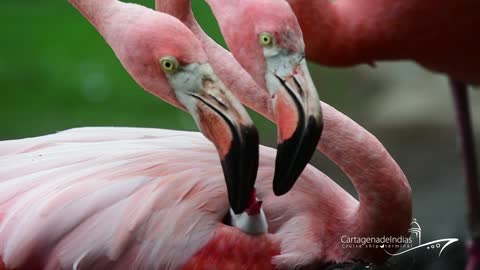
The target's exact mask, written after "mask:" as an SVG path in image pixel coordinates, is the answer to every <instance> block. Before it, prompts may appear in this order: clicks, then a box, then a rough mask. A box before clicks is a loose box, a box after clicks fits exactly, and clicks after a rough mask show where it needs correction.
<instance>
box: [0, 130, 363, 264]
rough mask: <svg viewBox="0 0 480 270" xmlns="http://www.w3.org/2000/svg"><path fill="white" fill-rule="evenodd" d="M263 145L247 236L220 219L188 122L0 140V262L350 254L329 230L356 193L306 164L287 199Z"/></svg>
mask: <svg viewBox="0 0 480 270" xmlns="http://www.w3.org/2000/svg"><path fill="white" fill-rule="evenodd" d="M275 154H276V152H275V150H273V149H270V148H267V147H261V151H260V161H261V162H260V164H259V174H258V180H257V185H256V189H257V196H258V198H259V199H261V200H263V201H264V204H263V209H264V211H265V214H266V216H267V220H268V223H269V233H268V234H264V235H260V236H252V235H248V234H245V233H243V232H241V231H240V230H239V229H237V228H234V227H230V226H227V225H225V224H223V223H222V220H223V218H224V216H225V215H226V213H227V212H228V210H229V204H228V198H227V195H226V194H227V193H226V188H225V185H224V182H223V181H224V180H223V174H222V168H221V166H220V165H219V162H218V155H217V153H216V150H215V148H214V147H213V146H212V145H211V143H210V142H209V141H207V140H206V139H205V138H204V137H202V136H201V135H200V134H199V133H194V132H181V131H169V130H159V129H135V128H81V129H73V130H68V131H64V132H60V133H57V134H53V135H48V136H43V137H37V138H30V139H23V140H14V141H5V142H1V143H0V168H1V169H0V179H1V181H0V190H1V191H2V192H1V193H0V213H1V214H0V257H1V258H2V260H3V263H4V266H5V267H4V268H5V269H72V267H74V266H76V267H77V268H76V269H202V267H203V269H238V267H239V266H240V265H242V266H244V267H246V269H292V268H293V267H298V266H308V265H310V264H313V263H315V262H319V261H320V262H331V261H347V260H349V259H350V258H355V256H357V254H358V250H353V249H352V250H350V249H345V248H342V247H341V243H340V240H339V239H340V237H341V236H342V235H347V236H348V235H352V236H353V235H358V233H357V232H356V231H355V228H356V227H355V226H352V225H353V224H352V216H354V215H355V213H356V209H357V208H358V206H359V203H358V202H357V201H356V200H355V199H354V198H353V197H352V196H351V195H350V194H348V193H347V192H346V191H344V190H343V189H342V188H341V187H340V186H338V185H337V184H336V183H335V182H334V181H332V180H330V179H329V178H328V177H327V176H325V175H324V174H322V173H321V172H320V171H318V170H316V169H315V168H314V167H312V166H307V168H306V170H305V171H304V172H303V174H302V175H301V178H300V179H299V181H298V185H295V187H294V188H293V189H292V191H291V192H290V193H288V194H287V195H285V197H288V200H287V198H284V197H277V196H275V195H274V194H273V192H272V190H271V185H272V178H273V173H274V160H275ZM233 247H235V250H236V251H235V252H231V251H232V248H233ZM32 263H34V265H32ZM214 266H215V267H214ZM195 267H200V268H195ZM229 267H230V268H229Z"/></svg>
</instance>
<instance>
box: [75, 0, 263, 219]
mask: <svg viewBox="0 0 480 270" xmlns="http://www.w3.org/2000/svg"><path fill="white" fill-rule="evenodd" d="M70 2H71V3H72V4H73V5H74V6H75V7H76V8H77V9H78V10H79V11H80V12H81V13H82V14H83V15H84V16H85V17H86V18H87V19H88V20H89V21H90V22H91V23H92V24H93V25H94V26H95V27H96V29H97V30H98V31H99V32H100V33H101V34H102V36H103V37H104V38H105V40H106V41H107V43H108V44H109V45H110V46H111V47H112V49H113V50H114V52H115V54H116V55H117V57H118V58H119V59H120V61H121V62H122V64H123V65H124V67H125V68H126V69H127V71H128V72H129V73H130V74H131V75H132V77H133V78H134V79H135V80H136V81H137V82H138V84H140V85H141V86H142V87H144V88H145V89H147V91H149V92H151V93H153V94H154V95H157V96H159V97H161V98H162V99H164V100H166V101H168V102H169V103H171V104H173V105H175V106H177V107H180V108H183V109H185V110H187V111H189V112H190V113H191V114H192V116H193V118H194V119H195V121H196V123H197V125H198V126H199V128H200V129H201V130H202V132H203V134H204V135H205V136H206V137H207V138H209V139H210V140H211V141H212V142H213V143H214V144H215V146H216V147H217V149H218V152H219V155H220V159H221V162H222V166H223V168H224V173H225V180H226V183H227V186H228V193H229V200H230V204H231V206H232V209H233V210H234V212H235V213H237V214H240V213H241V212H243V211H244V210H245V208H246V207H247V204H248V202H249V200H250V198H251V194H252V191H253V185H254V183H255V178H256V170H257V164H258V134H257V131H256V129H255V128H254V126H253V123H252V121H251V119H250V117H249V116H248V114H247V112H246V111H245V110H244V108H243V107H242V105H241V104H240V103H239V102H238V101H237V100H236V99H235V98H234V96H233V95H232V94H231V93H230V91H229V90H228V89H226V88H225V86H224V85H223V84H222V83H221V82H220V81H219V80H218V78H217V77H216V75H215V74H214V73H213V71H212V69H211V67H210V65H209V64H208V63H207V56H206V55H205V52H204V51H203V50H202V47H201V44H200V42H199V41H198V40H197V39H196V37H195V35H193V33H192V32H190V31H189V30H188V28H187V27H185V26H184V25H183V24H182V23H181V22H180V21H178V20H177V19H175V18H173V17H171V16H169V15H167V14H160V13H157V12H154V11H152V10H149V9H146V8H143V7H141V6H138V5H128V4H123V3H121V2H119V1H115V0H108V1H102V2H101V3H100V4H95V2H94V1H85V0H83V1H81V0H71V1H70ZM127 15H128V16H127ZM128 18H137V19H138V23H135V24H130V23H129V22H130V21H129V19H128ZM139 18H141V19H139ZM139 48H140V49H139Z"/></svg>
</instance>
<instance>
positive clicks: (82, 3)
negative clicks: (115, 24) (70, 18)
mask: <svg viewBox="0 0 480 270" xmlns="http://www.w3.org/2000/svg"><path fill="white" fill-rule="evenodd" d="M68 1H69V2H70V4H72V5H73V6H74V7H75V8H76V9H77V10H78V11H79V12H80V13H81V14H82V15H83V16H84V17H85V18H86V19H87V20H88V21H89V22H90V23H91V24H92V25H93V26H94V27H95V28H96V29H97V30H98V31H99V32H100V34H101V35H102V36H104V35H105V34H106V33H107V32H108V31H106V27H107V25H108V24H110V22H111V19H112V17H113V16H114V15H115V14H116V13H118V12H117V8H118V7H119V6H120V5H119V2H118V1H117V0H100V1H99V0H68Z"/></svg>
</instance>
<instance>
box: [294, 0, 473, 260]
mask: <svg viewBox="0 0 480 270" xmlns="http://www.w3.org/2000/svg"><path fill="white" fill-rule="evenodd" d="M288 2H289V3H290V5H291V7H292V9H293V11H294V12H295V14H296V15H297V18H298V21H299V23H300V26H301V28H302V30H303V33H304V38H305V43H306V54H307V58H309V59H311V60H314V61H315V62H318V63H320V64H325V65H329V66H350V65H357V64H362V63H367V64H373V63H374V62H375V61H379V60H380V61H381V60H405V59H407V60H413V61H415V62H417V63H419V64H420V65H422V66H424V67H426V68H428V69H430V70H433V71H436V72H441V73H445V74H446V75H448V76H449V77H450V86H451V91H452V95H453V98H454V105H455V111H456V114H457V115H456V117H457V126H458V135H459V138H460V145H461V151H462V156H463V162H464V164H463V166H464V172H465V180H466V191H467V211H468V224H469V229H470V235H473V236H475V235H480V230H479V229H478V228H480V188H479V185H478V181H479V179H480V178H479V175H478V168H477V164H478V162H477V157H476V154H475V143H474V136H473V129H472V120H471V116H470V105H469V100H468V92H467V85H466V83H467V84H480V64H479V63H480V50H479V49H478V48H479V47H480V36H479V35H478V34H475V29H478V28H479V27H480V16H478V12H477V11H478V10H480V2H479V1H475V0H459V1H448V0H439V1H417V0H406V1H401V2H399V1H394V0H390V1H389V0H384V1H375V0H365V1H349V0H338V1H329V0H288ZM471 250H472V254H475V253H478V250H480V240H478V237H474V239H473V242H472V247H471ZM473 257H477V258H478V259H476V260H478V261H479V263H475V264H476V265H480V256H478V255H474V256H472V258H473ZM472 260H473V259H472ZM468 267H469V269H472V268H474V266H473V262H472V263H470V265H469V266H468ZM478 267H480V266H478Z"/></svg>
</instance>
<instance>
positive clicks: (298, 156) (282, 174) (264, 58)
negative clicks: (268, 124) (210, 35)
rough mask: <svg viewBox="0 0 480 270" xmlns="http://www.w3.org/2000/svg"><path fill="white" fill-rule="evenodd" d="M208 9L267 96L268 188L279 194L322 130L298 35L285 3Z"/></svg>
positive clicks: (251, 1)
mask: <svg viewBox="0 0 480 270" xmlns="http://www.w3.org/2000/svg"><path fill="white" fill-rule="evenodd" d="M210 2H211V4H215V3H214V2H213V1H210ZM213 11H214V13H215V15H216V17H217V20H218V22H219V25H220V28H221V30H222V33H223V35H224V38H225V41H226V43H227V45H228V47H229V48H230V50H231V52H232V53H233V55H234V56H235V58H236V59H237V60H238V62H239V63H240V64H241V65H242V66H243V67H244V68H245V69H246V70H247V72H248V73H249V74H250V75H251V76H252V77H253V79H254V80H255V81H256V82H257V83H258V84H259V85H260V86H261V88H263V89H265V91H268V92H269V94H270V95H271V97H272V102H273V109H274V112H275V118H276V121H277V125H278V142H279V145H278V153H277V159H276V165H275V175H274V180H273V190H274V192H275V194H276V195H282V194H285V193H286V192H288V191H289V190H290V189H291V188H292V186H293V185H294V183H295V181H296V179H297V178H298V176H299V175H300V174H301V172H302V171H303V169H304V168H305V166H306V165H307V163H308V162H309V160H310V158H311V156H312V155H313V153H314V151H315V148H316V146H317V144H318V141H319V139H320V135H321V132H322V128H323V122H322V114H321V108H320V101H319V99H318V94H317V90H316V89H315V86H314V84H313V82H312V79H311V77H310V74H309V71H308V67H307V64H306V61H305V57H304V55H305V53H304V52H305V45H304V42H303V36H302V31H301V29H300V26H299V24H298V22H297V19H296V17H295V15H294V13H293V11H292V10H291V8H290V6H289V5H288V3H287V2H286V1H278V0H236V1H235V0H233V1H225V2H222V5H221V6H220V5H219V6H217V8H216V7H215V6H214V8H213Z"/></svg>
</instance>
